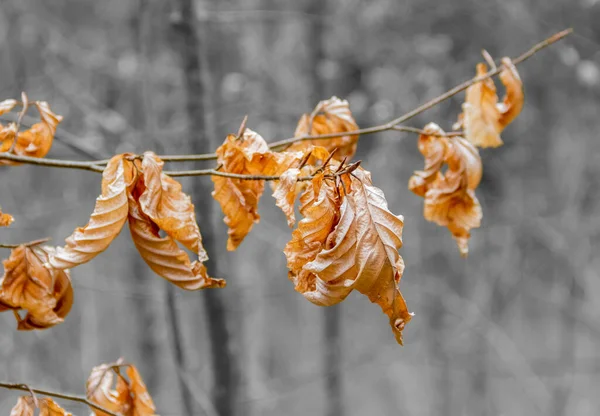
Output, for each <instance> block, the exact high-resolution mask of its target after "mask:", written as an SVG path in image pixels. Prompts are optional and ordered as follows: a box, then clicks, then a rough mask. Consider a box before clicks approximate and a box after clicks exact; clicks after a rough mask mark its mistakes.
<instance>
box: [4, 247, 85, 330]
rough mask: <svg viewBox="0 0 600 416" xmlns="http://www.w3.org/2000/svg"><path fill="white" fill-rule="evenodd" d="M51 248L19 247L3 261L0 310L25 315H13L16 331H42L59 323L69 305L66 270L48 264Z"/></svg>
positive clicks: (70, 287)
mask: <svg viewBox="0 0 600 416" xmlns="http://www.w3.org/2000/svg"><path fill="white" fill-rule="evenodd" d="M52 254H53V249H52V248H51V247H38V246H32V247H26V246H23V245H21V246H19V247H17V248H15V249H14V250H12V251H11V254H10V257H9V258H8V259H7V260H5V261H4V277H3V278H2V281H1V282H0V310H6V309H12V310H15V312H16V311H19V310H21V309H24V310H26V311H27V314H26V316H25V318H20V317H19V315H18V314H16V313H15V317H16V318H17V321H18V326H17V329H18V330H30V329H45V328H49V327H51V326H54V325H56V324H59V323H61V322H63V320H64V318H65V317H66V316H67V314H68V313H69V311H70V310H71V306H72V304H73V288H72V286H71V279H70V276H69V273H68V270H57V269H54V268H53V267H52V266H50V265H49V264H48V260H49V257H50V256H51V255H52Z"/></svg>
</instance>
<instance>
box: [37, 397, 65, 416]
mask: <svg viewBox="0 0 600 416" xmlns="http://www.w3.org/2000/svg"><path fill="white" fill-rule="evenodd" d="M40 416H73V415H72V414H71V413H69V412H67V411H66V410H65V409H63V408H62V407H60V406H59V405H58V403H56V402H55V401H54V400H52V399H51V398H49V397H44V398H43V399H42V400H40Z"/></svg>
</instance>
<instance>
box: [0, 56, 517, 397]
mask: <svg viewBox="0 0 600 416" xmlns="http://www.w3.org/2000/svg"><path fill="white" fill-rule="evenodd" d="M502 63H503V65H504V67H503V70H502V72H501V74H500V79H501V81H502V83H503V84H504V86H505V88H506V96H505V97H504V99H503V101H502V102H501V103H499V102H498V96H497V95H496V89H495V86H494V83H493V81H492V80H491V79H486V80H484V81H480V82H477V83H475V84H473V85H472V86H471V87H469V88H468V89H467V92H466V100H465V103H464V104H463V112H462V114H461V115H460V116H459V119H458V122H457V123H456V124H455V126H454V128H455V129H461V130H463V131H464V137H460V136H456V135H455V134H454V135H447V134H446V133H445V132H444V131H443V130H442V129H441V128H440V127H439V126H437V125H436V124H433V123H430V124H428V125H427V126H426V127H425V129H424V130H423V134H421V136H420V137H419V142H418V145H419V150H420V151H421V153H422V154H423V156H424V157H425V168H424V170H421V171H416V172H415V173H414V175H413V176H412V177H411V178H410V181H409V189H410V190H412V191H413V192H414V193H416V194H417V195H420V196H422V197H424V199H425V207H424V216H425V218H426V219H427V220H429V221H433V222H436V223H437V224H439V225H443V226H446V227H448V229H449V230H450V231H451V232H452V235H453V236H454V238H455V239H456V241H457V244H458V247H459V249H460V252H461V254H462V255H466V254H467V253H468V239H469V237H470V230H471V229H472V228H475V227H479V225H480V222H481V217H482V212H481V206H480V204H479V201H478V200H477V197H476V196H475V189H476V188H477V186H478V184H479V182H480V180H481V174H482V165H481V158H480V156H479V152H478V150H477V147H476V146H479V147H496V146H499V145H501V144H502V140H501V139H500V132H501V131H502V130H503V129H504V128H505V127H506V126H507V125H508V124H509V123H510V122H511V121H512V120H513V119H514V118H515V117H516V116H517V115H518V113H519V112H520V111H521V108H522V105H523V90H522V84H521V81H520V79H519V75H518V73H517V71H516V69H515V67H514V66H513V65H512V63H511V62H510V60H509V59H508V58H504V59H503V60H502ZM486 72H487V67H486V66H485V64H482V63H481V64H478V65H477V76H480V75H483V74H485V73H486ZM16 104H17V101H15V100H6V101H4V102H2V103H0V114H1V113H2V112H6V111H10V110H11V109H12V108H14V107H15V106H16ZM21 104H22V105H23V111H26V109H27V107H28V105H29V104H28V101H27V97H26V96H25V95H23V102H22V103H21ZM33 105H34V106H36V107H37V109H38V111H39V113H40V117H41V120H42V121H41V122H40V123H37V124H35V125H34V126H33V127H32V128H31V129H30V130H28V131H25V132H23V133H18V135H17V134H16V132H17V130H18V128H17V125H16V124H15V123H11V124H9V125H8V126H2V130H1V132H0V150H2V151H11V152H14V153H16V154H22V155H29V156H36V157H42V156H44V155H45V154H46V153H47V152H48V149H49V148H50V144H51V143H52V137H53V136H54V133H55V130H56V125H57V124H58V122H60V120H61V117H60V116H56V115H54V114H53V113H52V112H51V111H50V109H49V107H48V105H47V104H46V103H44V102H35V103H33ZM356 130H358V126H357V124H356V121H355V120H354V118H353V116H352V113H351V112H350V108H349V105H348V102H347V101H345V100H340V99H339V98H337V97H332V98H331V99H329V100H326V101H322V102H320V103H319V104H318V105H317V107H316V108H315V109H314V111H313V112H312V113H311V114H304V115H303V116H302V117H301V119H300V121H299V123H298V126H297V128H296V133H295V135H296V137H297V138H299V139H300V138H302V139H301V140H298V141H296V142H294V143H293V144H292V145H291V146H289V147H288V148H287V149H286V150H284V151H279V152H277V151H273V150H271V149H270V148H269V146H268V145H267V143H266V142H265V140H264V139H263V138H262V137H261V136H260V135H259V134H258V133H256V132H254V131H252V130H250V129H246V128H245V125H244V126H243V128H242V129H241V130H240V132H239V133H238V134H237V135H229V136H228V137H227V138H226V139H225V141H224V143H223V144H222V145H221V146H220V147H219V148H218V149H217V151H216V154H217V161H218V167H217V170H218V171H219V172H221V173H222V176H218V175H214V176H212V180H213V182H214V191H213V193H212V195H213V197H214V198H215V200H216V201H217V202H218V203H219V204H220V206H221V209H222V211H223V213H224V214H225V218H224V221H225V223H226V224H227V226H228V227H229V230H228V235H229V238H228V241H227V249H228V250H235V249H236V248H237V247H238V246H239V245H240V244H241V242H242V241H243V240H244V238H245V237H246V235H248V233H249V232H250V230H251V229H252V227H253V225H254V224H255V223H257V222H258V221H259V220H260V216H259V214H258V203H259V200H260V197H261V196H262V194H263V192H264V188H265V180H267V179H269V180H274V183H273V186H272V188H273V197H274V198H275V203H276V205H277V206H278V207H280V208H281V209H282V211H283V212H284V214H285V216H286V218H287V222H288V225H289V226H290V227H293V226H294V224H295V222H296V219H295V214H294V206H295V202H296V199H298V197H299V199H300V214H301V215H302V219H301V220H300V222H299V224H298V226H297V228H296V229H295V230H294V231H293V233H292V239H291V241H290V242H289V243H288V244H287V245H286V247H285V249H284V253H285V256H286V258H287V264H288V268H289V278H290V280H291V281H292V282H293V283H294V286H295V289H296V290H297V291H298V292H300V293H302V294H303V295H304V297H306V298H307V299H308V300H309V301H311V302H313V303H315V304H317V305H321V306H330V305H334V304H336V303H339V302H341V301H343V300H344V299H345V298H346V297H347V296H348V294H349V293H350V292H351V291H352V290H355V289H356V290H357V291H358V292H360V293H362V294H364V295H365V296H367V297H368V298H369V300H370V301H371V302H373V303H376V304H378V305H379V306H380V307H381V308H382V311H383V312H384V313H385V314H386V315H387V316H388V318H389V322H390V325H391V327H392V330H393V332H394V335H395V337H396V340H397V341H398V343H402V329H403V328H404V325H405V324H406V323H407V322H408V321H409V320H410V319H411V316H412V314H411V313H409V312H408V309H407V307H406V303H405V301H404V299H403V297H402V295H401V293H400V291H399V289H398V284H399V282H400V279H401V277H402V273H403V270H404V263H403V260H402V258H401V257H400V255H399V254H398V249H399V248H400V247H401V246H402V227H403V217H402V216H396V215H394V214H392V213H391V212H390V211H389V209H388V206H387V201H386V199H385V196H384V195H383V192H382V191H381V189H379V188H377V187H375V186H374V185H373V183H372V180H371V175H370V173H369V172H367V171H366V170H364V169H362V168H361V167H359V163H360V162H357V163H354V164H348V163H347V162H346V161H347V160H348V159H350V158H352V156H353V155H354V152H355V150H356V144H357V140H358V136H357V135H352V134H346V133H349V132H353V131H356ZM323 134H341V135H340V136H338V137H332V138H328V139H319V140H310V139H307V140H304V139H303V138H304V137H305V136H306V135H311V136H312V135H323ZM15 136H16V137H17V140H16V142H15V140H14V139H15ZM163 166H164V163H163V161H162V160H161V159H160V158H159V157H158V156H157V155H155V154H154V153H152V152H146V153H144V154H143V156H137V155H134V154H120V155H117V156H114V157H113V158H112V159H111V160H110V161H109V162H108V164H107V166H106V168H105V170H104V172H103V174H102V186H101V188H102V192H101V195H100V196H99V197H98V198H97V200H96V206H95V208H94V211H93V213H92V214H91V217H90V220H89V222H88V224H87V225H85V226H84V227H79V228H76V229H75V231H74V232H73V234H72V235H71V236H70V237H68V238H67V239H66V245H65V246H64V247H57V248H56V249H53V248H51V247H39V246H20V247H18V248H16V249H14V250H13V252H12V253H11V255H10V257H9V259H8V260H6V261H5V262H4V269H5V272H4V278H3V279H2V281H1V282H0V284H1V289H0V310H2V309H12V310H13V311H15V317H16V319H17V321H18V329H35V328H37V329H41V328H48V327H50V326H52V325H55V324H57V323H59V322H62V321H63V319H64V317H65V316H66V314H67V313H68V312H69V310H70V308H71V305H72V301H73V290H72V287H71V282H70V278H69V272H68V269H71V268H73V267H75V266H78V265H80V264H83V263H86V262H88V261H90V260H91V259H93V258H94V257H95V256H97V255H98V254H100V253H101V252H103V251H104V250H106V249H107V248H108V246H109V245H110V243H111V242H112V241H113V240H114V239H115V238H116V237H117V235H118V234H119V232H120V231H121V229H122V228H123V226H124V225H125V223H128V225H129V230H130V232H131V237H132V240H133V243H134V244H135V246H136V248H137V249H138V251H139V253H140V255H141V256H142V258H143V259H144V261H145V262H146V263H147V264H148V265H149V266H150V268H151V269H152V270H154V272H156V273H157V274H158V275H160V276H162V277H163V278H165V279H167V280H169V281H170V282H172V283H174V284H176V285H177V286H179V287H181V288H183V289H186V290H198V289H206V288H221V287H224V286H225V281H224V280H223V279H216V278H212V277H210V276H209V275H208V273H207V270H206V267H205V266H204V264H203V262H205V261H206V260H207V259H208V255H207V253H206V251H205V250H204V248H203V246H202V237H201V234H200V229H199V227H198V224H197V222H196V216H195V210H194V205H193V204H192V202H191V199H190V197H189V196H188V195H186V194H185V193H184V192H183V190H182V187H181V184H180V183H179V182H177V181H175V180H174V179H173V178H171V177H169V176H168V175H166V174H165V173H164V172H163ZM444 167H446V169H445V170H444ZM240 175H241V176H240ZM11 221H12V217H10V216H8V215H7V214H2V213H1V212H0V225H7V224H9V223H10V222H11ZM180 245H181V246H182V247H180ZM184 248H185V249H187V250H189V251H191V252H192V253H193V254H194V256H195V259H194V260H190V257H189V256H188V254H187V253H186V252H185V251H184ZM20 310H23V311H25V312H26V315H25V316H24V317H21V315H19V311H20ZM130 378H135V377H134V376H132V375H130ZM117 391H119V387H117ZM115 394H117V393H115ZM119 394H121V393H119Z"/></svg>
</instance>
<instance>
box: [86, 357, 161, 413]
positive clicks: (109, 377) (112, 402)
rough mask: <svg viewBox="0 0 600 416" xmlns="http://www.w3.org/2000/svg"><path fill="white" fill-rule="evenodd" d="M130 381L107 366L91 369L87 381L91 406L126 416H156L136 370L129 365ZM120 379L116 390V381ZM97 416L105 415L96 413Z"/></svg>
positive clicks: (150, 399) (95, 411) (113, 368)
mask: <svg viewBox="0 0 600 416" xmlns="http://www.w3.org/2000/svg"><path fill="white" fill-rule="evenodd" d="M126 372H127V377H128V378H129V380H127V379H125V377H123V376H122V375H121V374H120V373H118V372H117V371H116V370H115V367H112V366H111V365H108V364H102V365H99V366H97V367H94V368H93V369H92V372H91V374H90V376H89V378H88V380H87V383H86V386H87V398H88V400H90V401H91V402H93V403H95V404H97V405H98V406H101V407H103V408H104V409H106V410H110V411H111V412H114V413H120V414H122V415H123V416H153V415H155V414H156V413H155V412H156V408H155V407H154V402H153V401H152V398H151V397H150V394H149V393H148V390H147V389H146V385H145V384H144V382H143V381H142V378H141V377H140V375H139V373H138V371H137V369H136V368H135V366H133V365H131V364H129V365H127V370H126ZM115 376H116V377H117V381H116V386H115V387H114V389H113V381H114V377H115ZM93 410H94V413H95V414H96V416H104V415H106V413H104V412H101V411H99V410H96V409H93Z"/></svg>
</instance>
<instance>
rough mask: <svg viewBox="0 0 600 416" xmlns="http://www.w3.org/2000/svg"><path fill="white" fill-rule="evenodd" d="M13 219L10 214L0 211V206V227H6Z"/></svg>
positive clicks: (0, 209)
mask: <svg viewBox="0 0 600 416" xmlns="http://www.w3.org/2000/svg"><path fill="white" fill-rule="evenodd" d="M14 220H15V219H14V218H13V217H12V215H10V214H6V213H4V212H2V207H0V227H8V226H9V225H10V224H12V222H13V221H14Z"/></svg>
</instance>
